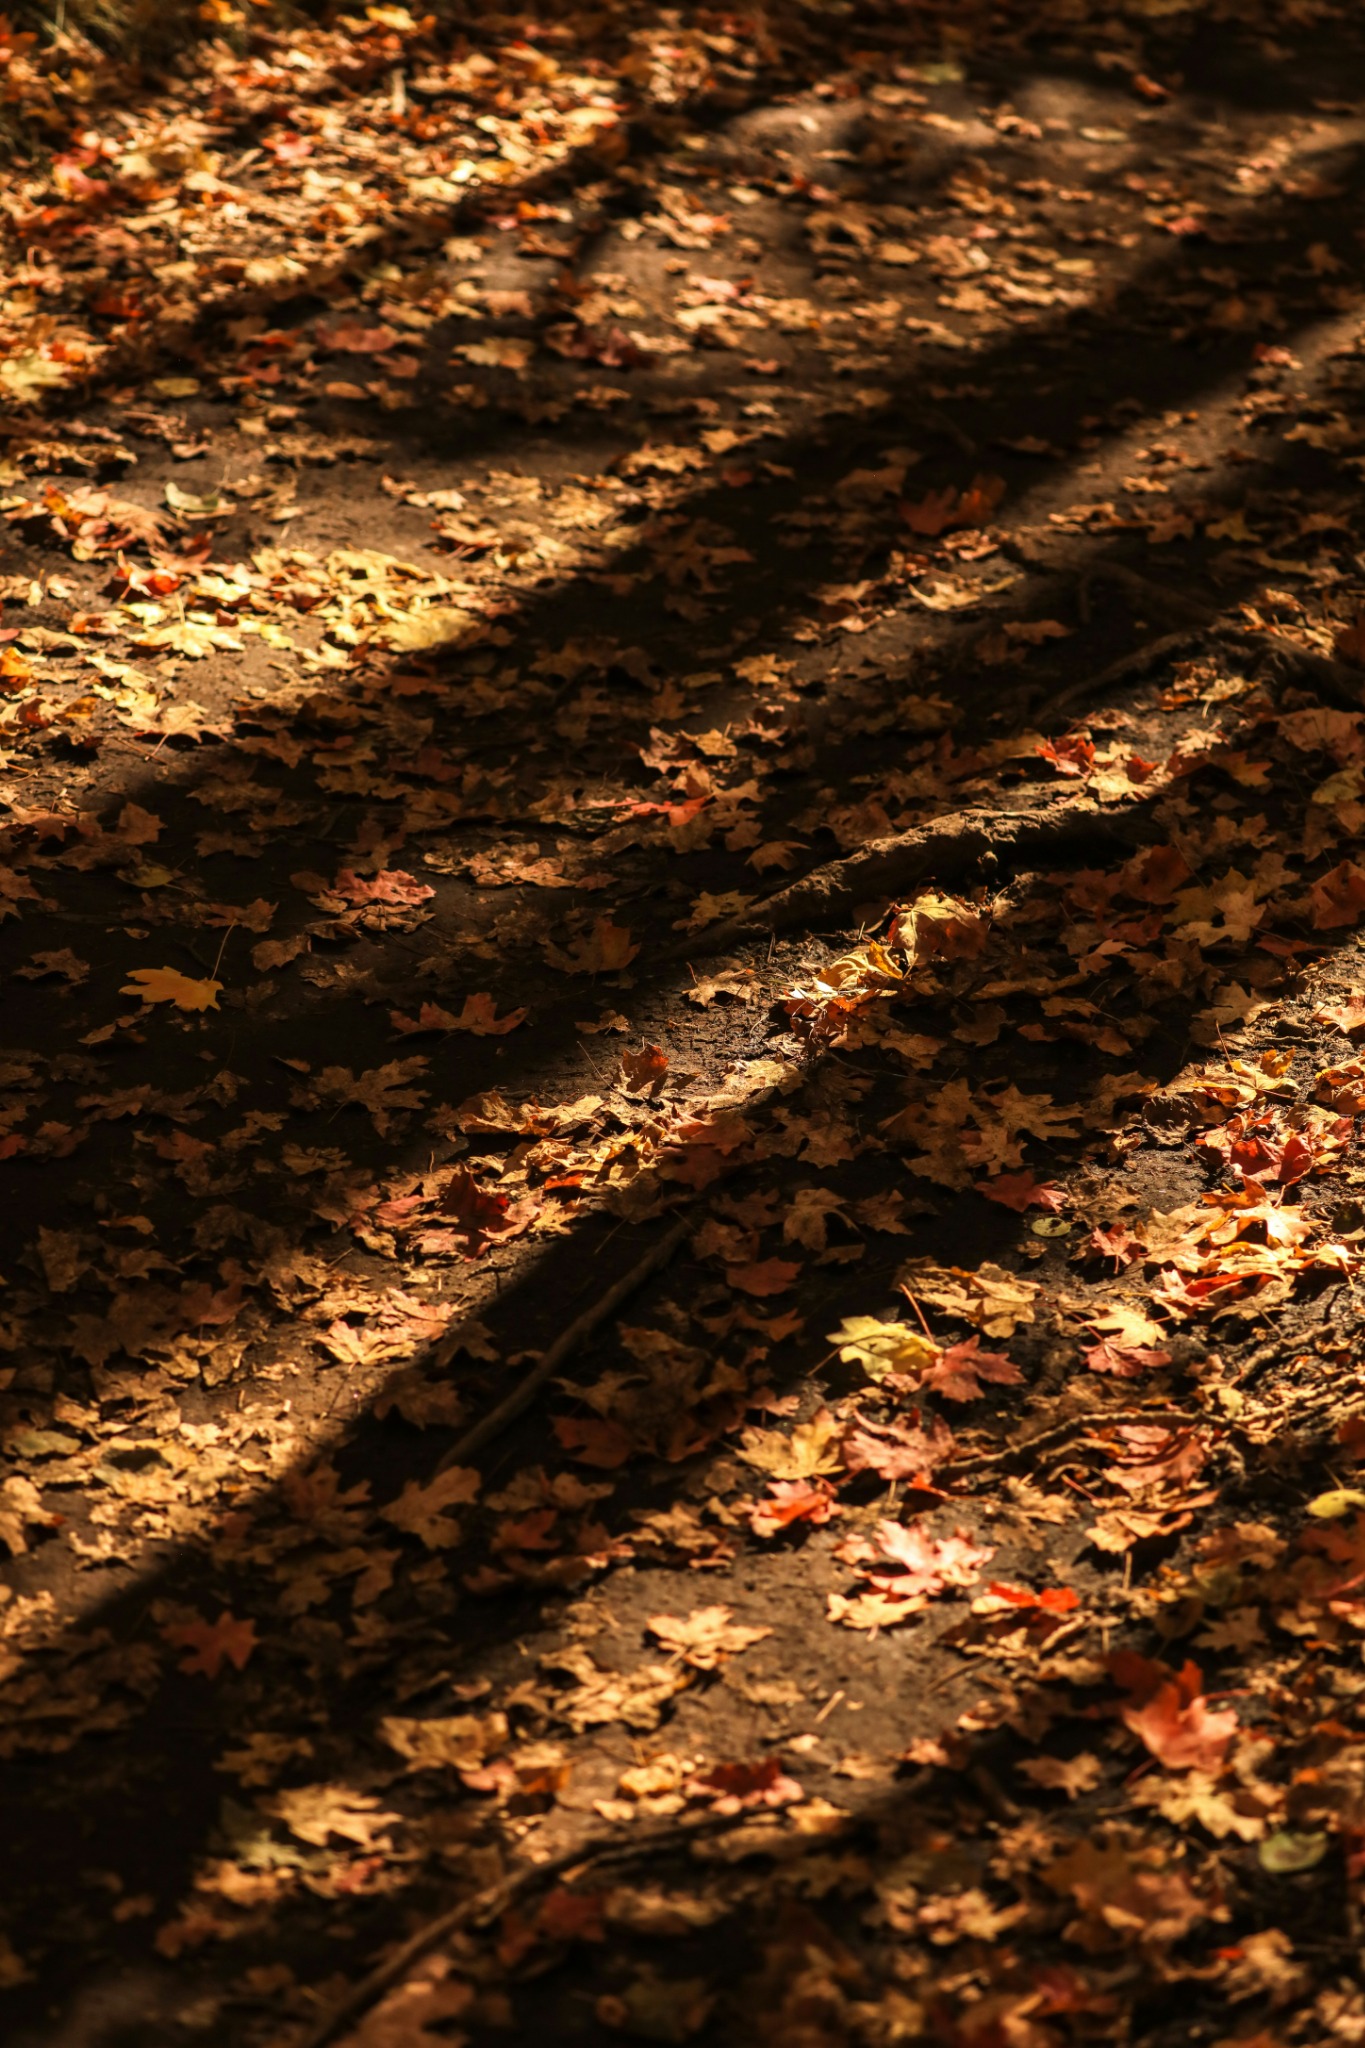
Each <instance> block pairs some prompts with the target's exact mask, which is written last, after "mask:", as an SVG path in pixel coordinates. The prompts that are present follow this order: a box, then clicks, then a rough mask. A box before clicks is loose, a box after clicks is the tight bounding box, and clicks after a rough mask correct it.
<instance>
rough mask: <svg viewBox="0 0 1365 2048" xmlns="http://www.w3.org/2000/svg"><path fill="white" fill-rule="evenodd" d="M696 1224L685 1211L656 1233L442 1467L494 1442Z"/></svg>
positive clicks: (463, 1460) (467, 1433) (462, 1461)
mask: <svg viewBox="0 0 1365 2048" xmlns="http://www.w3.org/2000/svg"><path fill="white" fill-rule="evenodd" d="M691 1228H692V1220H691V1218H690V1217H688V1216H685V1217H683V1218H682V1219H681V1220H680V1221H679V1222H677V1223H675V1224H674V1225H673V1228H672V1229H671V1230H669V1231H666V1232H665V1233H664V1235H663V1236H662V1237H661V1238H658V1239H656V1241H655V1242H654V1244H652V1245H651V1246H650V1248H649V1250H648V1251H647V1252H646V1253H645V1254H644V1256H643V1258H640V1259H637V1260H636V1262H635V1264H634V1265H633V1266H632V1267H631V1268H630V1270H629V1272H627V1273H623V1274H622V1275H621V1278H620V1279H619V1280H617V1281H616V1282H615V1283H614V1285H612V1286H611V1287H609V1288H608V1289H607V1291H606V1293H605V1294H603V1295H600V1296H599V1297H598V1299H597V1300H596V1301H595V1302H593V1303H592V1305H591V1307H589V1308H585V1309H584V1311H583V1313H582V1315H581V1316H576V1317H575V1318H574V1320H573V1322H571V1323H570V1324H569V1326H568V1328H567V1329H566V1330H561V1332H560V1334H559V1335H558V1337H556V1338H555V1341H554V1343H553V1344H551V1345H550V1347H549V1349H548V1350H547V1351H545V1352H543V1353H542V1354H541V1357H540V1359H539V1360H538V1362H537V1363H536V1364H535V1365H533V1366H532V1368H531V1370H530V1371H529V1372H528V1373H527V1374H526V1376H525V1377H524V1379H522V1380H521V1381H520V1383H519V1384H518V1385H517V1386H515V1387H514V1388H513V1389H512V1391H511V1393H510V1394H508V1396H507V1397H506V1399H505V1400H503V1401H499V1403H498V1405H497V1407H496V1408H492V1409H490V1410H489V1412H488V1414H487V1415H485V1416H484V1417H483V1419H482V1420H481V1421H479V1422H476V1423H475V1424H474V1427H473V1428H472V1429H467V1430H466V1431H465V1433H464V1435H463V1436H462V1437H461V1438H460V1440H459V1442H458V1443H456V1444H454V1445H452V1447H451V1448H450V1450H448V1451H447V1452H446V1454H445V1456H444V1457H443V1458H442V1460H441V1462H440V1464H439V1465H438V1466H437V1467H436V1470H437V1471H438V1472H446V1471H448V1470H449V1469H450V1467H451V1466H452V1465H463V1464H465V1463H466V1462H467V1461H468V1460H469V1459H470V1458H472V1457H473V1456H474V1455H475V1453H476V1452H478V1451H481V1450H482V1449H483V1448H484V1446H485V1445H486V1444H490V1443H492V1441H493V1439H494V1437H496V1436H500V1435H501V1434H502V1432H503V1430H504V1429H506V1427H507V1425H508V1423H509V1422H515V1420H516V1418H517V1416H518V1415H521V1414H523V1413H524V1412H525V1410H526V1409H527V1408H529V1407H530V1405H531V1402H532V1401H533V1400H534V1398H535V1396H536V1394H537V1393H538V1392H539V1390H540V1388H541V1387H543V1386H544V1384H545V1382H546V1380H548V1379H549V1378H550V1377H551V1376H552V1375H553V1374H554V1373H556V1372H557V1371H558V1370H559V1368H560V1366H561V1365H563V1363H564V1361H565V1359H566V1358H568V1357H569V1355H570V1353H571V1352H573V1351H576V1350H577V1348H578V1346H579V1345H580V1344H581V1343H582V1342H583V1340H584V1338H585V1337H590V1336H591V1335H592V1333H593V1331H594V1330H595V1329H596V1328H597V1327H598V1325H599V1324H600V1323H604V1322H606V1320H607V1318H608V1317H609V1316H610V1315H612V1314H613V1313H614V1312H615V1311H616V1310H617V1309H618V1308H620V1306H621V1305H622V1303H623V1302H625V1301H627V1300H628V1299H629V1298H630V1296H631V1295H632V1294H634V1292H635V1290H636V1288H637V1287H640V1286H642V1285H643V1284H644V1282H645V1281H646V1280H648V1278H649V1276H650V1274H651V1273H657V1272H658V1271H659V1269H660V1267H662V1266H666V1265H667V1264H668V1262H669V1260H670V1259H671V1258H672V1256H673V1254H674V1252H675V1251H676V1250H677V1249H678V1246H679V1245H680V1244H681V1243H682V1241H683V1239H684V1238H685V1237H686V1236H687V1233H688V1231H689V1230H690V1229H691Z"/></svg>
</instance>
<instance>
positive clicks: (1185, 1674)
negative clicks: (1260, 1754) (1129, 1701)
mask: <svg viewBox="0 0 1365 2048" xmlns="http://www.w3.org/2000/svg"><path fill="white" fill-rule="evenodd" d="M1191 1674H1192V1678H1191ZM1199 1684H1200V1677H1199V1673H1198V1671H1197V1670H1196V1669H1195V1667H1194V1665H1193V1664H1187V1665H1186V1666H1185V1669H1184V1671H1182V1672H1181V1673H1180V1674H1179V1675H1178V1677H1176V1678H1174V1679H1172V1680H1171V1681H1170V1682H1169V1683H1168V1684H1166V1685H1163V1686H1160V1687H1159V1688H1158V1689H1157V1691H1156V1692H1155V1693H1154V1694H1153V1695H1152V1697H1151V1699H1150V1700H1149V1701H1148V1702H1147V1704H1146V1706H1143V1707H1125V1708H1124V1709H1123V1713H1122V1716H1121V1719H1122V1721H1123V1724H1124V1726H1125V1728H1128V1729H1129V1730H1131V1732H1132V1733H1133V1734H1134V1735H1136V1736H1137V1737H1138V1739H1139V1741H1140V1742H1143V1743H1145V1744H1146V1746H1147V1748H1148V1749H1149V1750H1150V1751H1151V1754H1152V1755H1153V1756H1154V1757H1155V1758H1156V1760H1157V1762H1158V1763H1159V1764H1163V1765H1164V1766H1165V1768H1166V1769H1167V1770H1168V1771H1208V1772H1216V1771H1218V1770H1220V1769H1221V1768H1222V1764H1223V1759H1224V1757H1225V1756H1226V1754H1227V1749H1228V1744H1229V1743H1230V1742H1231V1741H1232V1738H1233V1736H1234V1735H1235V1734H1236V1733H1237V1730H1238V1727H1239V1725H1240V1724H1239V1722H1238V1719H1237V1716H1236V1714H1235V1713H1233V1711H1232V1709H1231V1708H1230V1707H1229V1708H1225V1709H1224V1710H1223V1711H1222V1712H1221V1713H1220V1712H1218V1711H1217V1710H1216V1709H1214V1708H1212V1707H1210V1706H1209V1703H1208V1701H1207V1700H1206V1699H1204V1698H1203V1697H1202V1696H1201V1695H1200V1694H1199V1692H1198V1690H1197V1688H1198V1686H1199ZM1192 1686H1193V1688H1194V1690H1193V1691H1192V1690H1191V1687H1192Z"/></svg>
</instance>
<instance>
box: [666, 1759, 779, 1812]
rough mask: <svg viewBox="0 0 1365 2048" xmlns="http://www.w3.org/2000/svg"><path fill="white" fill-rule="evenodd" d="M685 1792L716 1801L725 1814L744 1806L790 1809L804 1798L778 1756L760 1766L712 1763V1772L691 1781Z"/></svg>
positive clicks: (705, 1772)
mask: <svg viewBox="0 0 1365 2048" xmlns="http://www.w3.org/2000/svg"><path fill="white" fill-rule="evenodd" d="M685 1790H686V1791H687V1792H688V1793H689V1794H690V1796H691V1797H692V1798H694V1799H698V1798H700V1799H712V1800H714V1801H715V1802H716V1805H717V1808H718V1810H719V1811H720V1812H722V1813H725V1812H730V1813H737V1812H738V1811H739V1810H740V1808H741V1807H745V1806H789V1805H790V1804H791V1802H792V1800H793V1799H800V1797H801V1796H802V1794H801V1787H800V1786H799V1785H798V1784H797V1782H796V1780H795V1778H789V1777H788V1776H787V1774H786V1772H785V1771H784V1769H783V1768H782V1759H781V1757H777V1756H769V1757H765V1758H764V1759H763V1761H762V1763H758V1764H712V1766H711V1768H710V1770H709V1771H703V1772H702V1773H700V1774H699V1775H698V1776H697V1777H694V1778H689V1779H688V1781H687V1785H686V1787H685Z"/></svg>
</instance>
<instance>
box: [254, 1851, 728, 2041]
mask: <svg viewBox="0 0 1365 2048" xmlns="http://www.w3.org/2000/svg"><path fill="white" fill-rule="evenodd" d="M753 1818H754V1816H753V1814H752V1813H749V1812H739V1813H725V1814H707V1815H705V1816H703V1818H701V1819H700V1820H693V1821H674V1822H672V1823H671V1824H670V1825H668V1826H666V1827H660V1828H651V1829H649V1830H648V1831H647V1832H645V1833H643V1834H639V1835H635V1836H633V1837H631V1838H630V1839H629V1840H625V1841H623V1840H621V1839H620V1838H619V1837H612V1838H610V1839H606V1838H603V1837H602V1836H598V1837H597V1838H596V1839H595V1840H592V1841H588V1842H581V1843H580V1844H579V1846H578V1847H577V1848H576V1849H565V1850H564V1851H563V1852H562V1853H561V1854H560V1855H558V1856H552V1857H550V1858H549V1859H548V1861H547V1862H544V1863H532V1864H529V1865H528V1866H527V1867H526V1868H525V1869H524V1870H519V1871H518V1872H517V1873H516V1875H515V1877H506V1878H503V1879H501V1880H500V1881H499V1883H497V1884H491V1885H487V1886H485V1888H484V1889H483V1890H482V1891H479V1892H475V1894H474V1896H473V1897H472V1898H469V1899H464V1900H462V1901H461V1902H460V1904H459V1905H458V1906H451V1907H449V1908H448V1909H447V1910H446V1911H445V1912H444V1913H438V1914H437V1915H436V1917H435V1918H434V1919H432V1920H428V1921H425V1922H424V1923H423V1925H422V1926H421V1927H419V1928H418V1929H417V1931H416V1933H415V1934H411V1935H409V1937H408V1939H407V1940H406V1941H405V1942H402V1943H400V1945H399V1946H398V1947H397V1948H396V1949H394V1950H393V1952H392V1953H391V1954H390V1955H388V1956H386V1957H385V1959H384V1961H383V1962H382V1963H379V1964H378V1965H377V1966H376V1967H375V1968H374V1969H373V1970H371V1971H370V1973H369V1975H368V1976H367V1977H362V1978H361V1980H360V1982H359V1983H358V1984H355V1985H352V1987H351V1989H350V1990H349V1991H348V1992H347V1993H346V1995H345V1997H344V1998H341V1999H338V2001H337V2003H336V2004H335V2005H332V2006H329V2007H328V2009H327V2011H326V2012H324V2013H323V2014H322V2016H321V2018H320V2019H318V2020H316V2021H315V2022H314V2023H313V2025H312V2026H311V2027H310V2028H309V2030H308V2032H307V2033H306V2034H304V2035H303V2036H302V2038H301V2039H300V2040H298V2041H296V2042H295V2043H294V2048H326V2044H327V2043H328V2042H329V2041H334V2040H335V2039H336V2037H337V2035H338V2034H339V2033H340V2032H341V2030H342V2028H343V2027H347V2026H349V2025H350V2023H351V2022H352V2021H353V2020H356V2019H359V2018H360V2016H361V2014H362V2013H365V2012H368V2011H369V2009H370V2007H371V2006H373V2005H375V2004H377V2003H378V2001H379V2000H380V1999H381V1998H382V1997H383V1996H384V1993H385V1992H386V1991H389V1990H392V1988H393V1986H394V1985H395V1984H398V1983H401V1982H402V1980H403V1978H404V1977H405V1976H406V1975H407V1973H408V1971H409V1970H410V1969H411V1968H412V1967H413V1965H414V1964H415V1963H419V1962H420V1961H421V1960H422V1957H423V1956H426V1955H430V1953H431V1951H432V1950H433V1949H434V1948H437V1947H439V1946H440V1944H441V1943H442V1942H443V1941H445V1940H446V1939H447V1938H448V1937H449V1936H450V1935H452V1934H459V1933H461V1932H462V1931H463V1930H464V1929H465V1928H466V1927H472V1926H475V1925H477V1924H478V1923H479V1922H481V1921H487V1920H491V1919H493V1918H495V1917H496V1916H497V1915H498V1914H500V1913H504V1912H506V1910H507V1908H508V1907H509V1906H510V1905H514V1904H515V1902H516V1901H517V1900H518V1899H520V1898H524V1897H525V1895H526V1893H527V1892H530V1891H534V1890H535V1889H536V1888H537V1886H539V1885H542V1884H545V1883H547V1882H549V1881H550V1880H552V1879H554V1878H556V1877H562V1876H563V1874H564V1872H565V1871H566V1870H575V1871H577V1870H588V1869H591V1868H592V1867H593V1866H594V1865H596V1864H599V1863H630V1862H634V1861H635V1860H636V1859H637V1858H641V1857H647V1856H653V1855H655V1854H662V1855H666V1854H667V1853H668V1851H669V1850H670V1849H677V1848H682V1847H683V1846H684V1845H686V1844H688V1843H690V1842H692V1841H695V1840H697V1839H698V1838H699V1837H703V1836H708V1835H715V1834H722V1833H724V1832H725V1831H726V1830H727V1829H729V1828H733V1827H736V1826H738V1825H739V1824H740V1823H741V1822H744V1821H751V1820H752V1819H753Z"/></svg>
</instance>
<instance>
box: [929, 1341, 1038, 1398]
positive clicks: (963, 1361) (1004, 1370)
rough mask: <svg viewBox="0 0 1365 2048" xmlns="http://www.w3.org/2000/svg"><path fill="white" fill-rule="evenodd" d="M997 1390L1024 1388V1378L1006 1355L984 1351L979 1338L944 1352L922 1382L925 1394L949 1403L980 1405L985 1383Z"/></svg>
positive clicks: (999, 1352)
mask: <svg viewBox="0 0 1365 2048" xmlns="http://www.w3.org/2000/svg"><path fill="white" fill-rule="evenodd" d="M983 1381H988V1382H989V1383H990V1384H992V1385H994V1386H997V1387H1021V1386H1022V1385H1023V1384H1024V1375H1023V1374H1022V1373H1021V1372H1020V1370H1019V1368H1018V1366H1017V1365H1016V1364H1015V1363H1014V1360H1013V1359H1012V1358H1007V1357H1006V1356H1005V1353H1004V1352H1003V1351H983V1350H982V1349H981V1339H980V1338H979V1337H969V1338H968V1339H967V1341H966V1343H965V1344H953V1345H950V1346H949V1348H948V1349H947V1350H946V1351H944V1352H942V1353H941V1354H940V1356H939V1357H938V1358H937V1359H936V1360H935V1361H934V1363H933V1364H932V1365H931V1366H930V1367H929V1369H928V1371H927V1372H926V1373H925V1375H924V1378H923V1379H922V1380H921V1381H920V1387H921V1389H922V1390H923V1391H925V1392H927V1393H931V1394H940V1395H942V1397H943V1399H944V1400H945V1401H976V1400H979V1399H980V1397H981V1394H982V1391H983V1388H982V1382H983Z"/></svg>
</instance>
